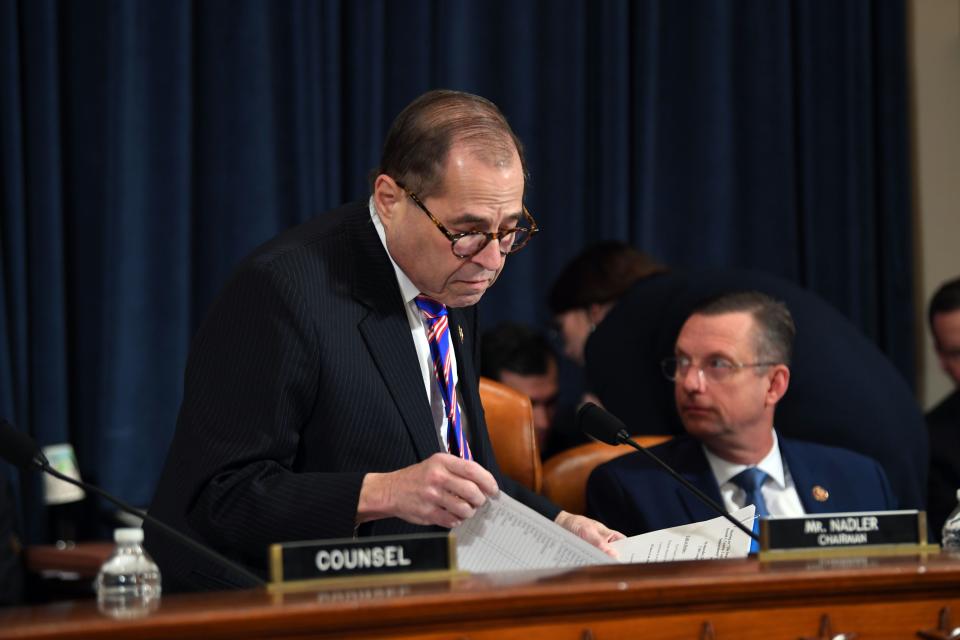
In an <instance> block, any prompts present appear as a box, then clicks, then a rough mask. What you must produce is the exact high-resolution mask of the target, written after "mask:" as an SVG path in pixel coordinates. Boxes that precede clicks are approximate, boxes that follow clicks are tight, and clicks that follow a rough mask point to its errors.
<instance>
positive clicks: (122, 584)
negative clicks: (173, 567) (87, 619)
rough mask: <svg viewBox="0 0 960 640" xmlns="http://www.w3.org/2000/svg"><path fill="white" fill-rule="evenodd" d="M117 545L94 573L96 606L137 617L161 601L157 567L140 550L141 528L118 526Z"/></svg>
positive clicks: (107, 610)
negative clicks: (98, 571) (95, 574)
mask: <svg viewBox="0 0 960 640" xmlns="http://www.w3.org/2000/svg"><path fill="white" fill-rule="evenodd" d="M113 539H114V541H115V542H116V543H117V547H116V549H115V550H114V552H113V554H112V555H111V556H110V557H109V558H107V561H106V562H104V563H103V566H102V567H100V573H98V574H97V581H96V583H95V584H96V590H97V608H98V609H99V610H100V611H101V612H102V613H105V614H107V615H109V616H112V617H114V618H137V617H140V616H144V615H146V614H147V613H149V612H150V611H153V610H155V609H156V608H157V606H159V604H160V569H159V568H158V567H157V565H156V563H154V561H153V560H152V559H151V558H150V556H149V555H147V552H146V551H144V550H143V529H117V530H115V531H114V532H113Z"/></svg>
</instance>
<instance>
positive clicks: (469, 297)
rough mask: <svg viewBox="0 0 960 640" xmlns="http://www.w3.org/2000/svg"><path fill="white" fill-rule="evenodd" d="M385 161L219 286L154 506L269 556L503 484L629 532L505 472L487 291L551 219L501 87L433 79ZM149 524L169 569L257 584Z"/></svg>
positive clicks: (591, 527)
mask: <svg viewBox="0 0 960 640" xmlns="http://www.w3.org/2000/svg"><path fill="white" fill-rule="evenodd" d="M375 175H376V177H375V178H374V180H373V184H372V187H373V188H372V195H371V197H370V199H369V201H368V202H365V203H357V204H352V205H346V206H344V207H341V208H339V209H337V210H335V211H332V212H328V213H326V214H323V215H321V216H319V217H317V218H315V219H314V220H311V221H309V222H307V223H306V224H303V225H300V226H299V227H296V228H294V229H290V230H289V231H287V232H285V233H282V234H281V235H280V236H278V237H277V238H275V239H273V240H271V241H270V242H268V243H267V244H265V245H264V246H262V247H260V248H259V249H258V250H256V251H255V252H254V253H253V255H251V256H250V257H248V258H247V259H246V260H244V261H243V263H241V265H240V266H239V267H238V268H237V270H236V272H235V273H234V274H233V276H232V277H231V279H230V281H229V282H228V283H227V285H226V287H225V288H224V290H223V291H222V292H221V294H220V296H219V297H218V298H217V300H216V301H215V302H214V304H213V306H212V307H211V309H210V310H209V312H208V314H207V316H206V318H205V319H204V321H203V323H202V325H201V327H200V329H199V331H198V333H197V335H196V337H195V338H194V341H193V344H192V345H191V351H190V356H189V359H188V362H187V370H186V374H185V379H184V398H183V403H182V405H181V408H180V414H179V417H178V421H177V430H176V433H175V436H174V441H173V443H172V445H171V449H170V452H169V455H168V458H167V462H166V465H165V467H164V471H163V475H162V477H161V479H160V483H159V486H158V488H157V492H156V495H155V497H154V500H153V503H152V505H151V513H152V514H153V515H155V516H157V517H158V518H160V519H161V520H164V521H166V522H167V523H168V524H171V525H172V526H174V527H176V528H178V529H180V530H182V531H184V532H186V533H188V534H190V535H192V536H193V537H195V538H198V539H200V540H202V541H203V542H205V543H207V544H208V545H210V546H212V547H214V548H216V549H217V550H219V551H221V552H222V553H224V554H225V555H227V556H229V557H231V558H232V559H234V560H237V561H239V562H241V563H244V564H246V565H248V566H249V567H250V568H252V569H253V570H254V571H258V572H260V573H261V574H264V573H265V566H266V559H267V548H268V546H269V545H270V544H271V543H275V542H283V541H290V540H304V539H316V538H343V537H351V536H353V535H375V534H404V533H413V532H417V531H423V530H425V529H429V528H450V527H454V526H456V525H457V524H459V523H460V522H461V521H463V520H464V519H466V518H469V517H471V516H472V515H473V514H474V513H475V512H476V510H477V509H478V508H479V507H480V506H482V505H483V504H484V502H485V501H486V499H487V497H488V496H491V495H494V494H495V493H496V492H497V491H498V490H499V489H500V488H503V489H504V490H506V491H507V492H508V493H510V494H511V495H513V496H514V497H517V498H518V499H520V500H521V501H523V502H525V503H526V504H528V505H530V506H531V507H533V508H535V509H537V510H538V511H539V512H540V513H542V514H543V515H545V516H546V517H548V518H551V519H553V520H555V521H556V522H557V523H558V524H560V525H562V526H564V527H566V528H568V529H570V530H571V531H573V532H575V533H577V534H578V535H580V536H581V537H583V538H584V539H586V540H588V541H590V542H592V543H594V544H596V545H598V546H600V547H601V548H604V547H605V546H606V543H607V542H608V541H610V540H612V539H616V538H617V537H619V534H617V533H616V532H612V531H610V530H608V529H606V528H605V527H604V526H603V525H601V524H600V523H598V522H595V521H593V520H590V519H588V518H585V517H583V516H579V515H573V514H569V513H567V512H563V511H560V510H559V509H558V508H557V507H556V506H555V505H553V504H551V503H549V502H548V501H546V500H545V499H543V498H541V497H539V496H536V495H534V494H533V493H531V492H529V491H526V490H524V489H523V488H522V487H520V486H519V485H516V484H515V483H512V482H511V481H510V480H509V479H508V478H506V477H504V476H503V475H502V474H501V473H500V470H499V468H498V467H497V464H496V460H495V459H494V457H493V451H492V447H491V445H490V441H489V438H488V436H487V431H486V425H485V423H484V417H483V410H482V407H481V406H480V398H479V391H478V380H477V374H476V364H475V360H476V358H477V353H478V346H479V340H478V338H477V332H476V327H477V322H476V310H475V307H474V306H473V305H475V304H476V303H477V302H478V301H479V300H480V298H481V296H482V295H483V294H484V292H485V291H486V290H487V288H488V287H489V286H490V285H492V284H493V283H494V281H496V279H497V277H498V276H499V275H500V272H501V271H502V269H503V267H504V264H505V260H506V256H507V255H508V254H512V253H513V252H515V251H517V250H519V249H520V248H522V247H523V246H524V245H525V244H526V242H527V240H529V238H530V237H531V236H532V235H533V234H534V233H535V232H536V230H537V226H536V223H535V222H534V219H533V217H532V216H531V215H530V214H529V212H528V211H527V209H526V207H524V205H523V194H524V187H525V179H526V169H525V165H524V161H523V155H522V146H521V145H520V142H519V140H517V138H516V135H515V134H514V133H513V131H512V130H511V128H510V126H509V124H507V122H506V119H505V118H504V117H503V115H502V114H501V113H500V111H499V109H497V107H496V106H495V105H493V104H492V103H490V102H489V101H487V100H485V99H483V98H480V97H478V96H473V95H470V94H465V93H460V92H454V91H431V92H429V93H427V94H424V95H423V96H421V97H420V98H418V99H417V100H415V101H414V102H413V103H411V104H410V105H409V106H408V107H407V108H406V109H404V110H403V112H401V113H400V115H399V116H398V117H397V119H396V120H395V121H394V123H393V126H392V127H391V129H390V131H389V133H388V135H387V139H386V142H385V144H384V149H383V155H382V158H381V163H380V167H379V168H378V170H377V171H376V172H375ZM421 304H425V305H426V306H427V307H428V308H429V310H423V309H422V307H421ZM444 314H446V315H444ZM435 323H436V324H435ZM428 334H432V335H434V336H444V334H445V336H446V337H444V338H443V340H444V344H447V345H448V346H447V347H440V346H438V345H437V343H436V342H435V341H434V342H433V343H431V340H432V338H430V337H428ZM434 348H437V349H438V351H439V352H440V353H441V358H440V359H441V360H443V359H444V358H449V360H445V361H444V365H443V366H436V365H435V361H434V352H433V349H434ZM438 370H439V375H438ZM451 376H452V379H450V377H451ZM440 378H442V379H443V380H444V386H443V387H441V383H440V382H439V379H440ZM461 436H462V438H461ZM146 543H147V547H148V549H149V550H150V552H151V553H152V554H153V555H154V557H155V559H156V560H157V562H158V563H159V565H160V569H161V571H162V572H163V577H164V589H167V590H170V589H173V590H179V589H205V588H222V587H225V586H233V585H244V584H247V582H246V581H245V580H243V579H242V578H240V577H239V576H237V575H234V572H231V571H229V570H227V569H225V568H223V567H220V566H216V565H213V564H211V563H210V562H208V561H206V560H205V559H203V558H201V557H198V556H195V555H193V554H191V553H189V552H188V551H187V550H186V549H184V548H183V546H182V545H180V544H179V543H177V542H176V541H174V540H171V539H169V538H167V537H166V536H165V535H164V534H163V533H162V532H161V531H159V530H157V529H155V528H154V527H152V526H151V525H149V524H148V525H147V526H146Z"/></svg>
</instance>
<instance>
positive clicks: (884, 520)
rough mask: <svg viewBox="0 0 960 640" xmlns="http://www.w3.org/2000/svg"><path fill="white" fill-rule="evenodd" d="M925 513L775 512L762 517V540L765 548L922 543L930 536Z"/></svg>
mask: <svg viewBox="0 0 960 640" xmlns="http://www.w3.org/2000/svg"><path fill="white" fill-rule="evenodd" d="M925 516H926V514H923V513H921V512H918V511H864V512H859V513H818V514H810V515H805V516H801V517H799V518H784V517H776V516H774V517H770V518H765V519H762V520H761V521H760V544H761V549H762V550H764V551H785V550H790V549H826V548H835V547H859V546H868V545H869V546H875V545H900V544H912V545H916V544H923V543H924V542H925V541H926V537H927V534H926V528H927V527H926V517H925Z"/></svg>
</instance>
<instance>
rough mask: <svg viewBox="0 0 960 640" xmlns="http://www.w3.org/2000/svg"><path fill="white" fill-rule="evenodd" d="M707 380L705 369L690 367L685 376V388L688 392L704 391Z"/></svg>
mask: <svg viewBox="0 0 960 640" xmlns="http://www.w3.org/2000/svg"><path fill="white" fill-rule="evenodd" d="M705 385H706V380H705V379H704V377H703V369H701V368H700V367H695V366H693V365H690V366H689V367H687V370H686V372H685V373H684V374H683V388H684V389H686V390H687V391H703V388H704V386H705Z"/></svg>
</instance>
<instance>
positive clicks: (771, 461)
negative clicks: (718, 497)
mask: <svg viewBox="0 0 960 640" xmlns="http://www.w3.org/2000/svg"><path fill="white" fill-rule="evenodd" d="M701 446H703V445H701ZM703 453H704V455H706V456H707V462H708V463H709V464H710V469H711V470H712V471H713V476H714V477H715V478H716V479H717V484H718V485H720V486H721V487H722V486H723V485H724V484H726V483H727V482H730V479H731V478H733V477H734V476H735V475H737V474H738V473H740V472H741V471H743V470H744V469H746V468H747V467H749V466H751V465H746V464H737V463H734V462H729V461H727V460H724V459H723V458H721V457H720V456H718V455H717V454H715V453H713V452H712V451H710V449H708V448H707V447H706V446H703ZM755 466H756V467H758V468H759V469H761V470H762V471H764V472H766V474H767V475H768V476H770V478H771V479H772V480H773V481H774V482H776V483H777V486H778V487H780V488H781V489H783V488H785V487H786V486H787V481H786V474H785V473H784V470H783V458H781V457H780V443H779V440H778V439H777V431H776V429H774V430H773V446H772V447H771V448H770V451H769V452H768V453H767V455H766V456H764V458H763V459H762V460H761V461H760V462H758V463H757V464H756V465H755Z"/></svg>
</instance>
